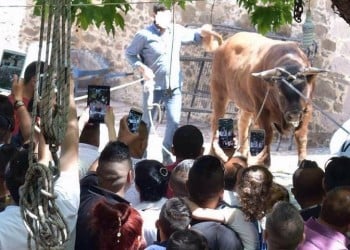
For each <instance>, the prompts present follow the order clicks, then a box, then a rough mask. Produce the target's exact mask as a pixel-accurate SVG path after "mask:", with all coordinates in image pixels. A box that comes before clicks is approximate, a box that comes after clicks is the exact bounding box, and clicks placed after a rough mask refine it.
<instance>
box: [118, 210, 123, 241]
mask: <svg viewBox="0 0 350 250" xmlns="http://www.w3.org/2000/svg"><path fill="white" fill-rule="evenodd" d="M121 228H122V219H121V218H120V216H118V233H117V243H119V242H120V237H121V236H122V233H121Z"/></svg>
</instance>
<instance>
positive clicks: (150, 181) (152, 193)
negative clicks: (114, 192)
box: [135, 160, 170, 201]
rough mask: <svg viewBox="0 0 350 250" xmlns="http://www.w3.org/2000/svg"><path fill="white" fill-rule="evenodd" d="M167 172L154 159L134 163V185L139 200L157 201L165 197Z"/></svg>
mask: <svg viewBox="0 0 350 250" xmlns="http://www.w3.org/2000/svg"><path fill="white" fill-rule="evenodd" d="M169 175H170V174H169V172H168V170H167V169H166V168H165V167H164V165H163V164H162V163H160V162H159V161H156V160H142V161H139V162H138V163H136V165H135V185H136V188H137V190H138V191H139V193H140V199H141V201H159V200H160V199H161V198H162V197H165V194H166V190H167V185H168V180H169Z"/></svg>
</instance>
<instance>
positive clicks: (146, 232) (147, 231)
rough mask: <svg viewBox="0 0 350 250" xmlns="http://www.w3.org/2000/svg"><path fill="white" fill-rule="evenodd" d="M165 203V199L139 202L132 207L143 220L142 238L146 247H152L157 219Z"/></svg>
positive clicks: (155, 237) (155, 234)
mask: <svg viewBox="0 0 350 250" xmlns="http://www.w3.org/2000/svg"><path fill="white" fill-rule="evenodd" d="M166 201H167V199H166V198H161V199H160V200H159V201H156V202H144V201H143V202H141V203H139V204H138V205H136V206H134V208H135V209H137V210H138V211H139V213H140V215H141V217H142V219H143V225H142V230H143V236H144V237H145V240H146V242H147V246H149V245H152V244H153V242H154V241H156V240H157V228H156V221H157V220H158V218H159V213H160V210H161V208H162V206H163V204H164V203H165V202H166Z"/></svg>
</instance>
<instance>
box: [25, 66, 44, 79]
mask: <svg viewBox="0 0 350 250" xmlns="http://www.w3.org/2000/svg"><path fill="white" fill-rule="evenodd" d="M39 64H40V74H42V73H43V72H44V62H40V63H39ZM36 65H37V61H34V62H31V63H30V64H28V66H27V67H26V69H25V71H24V84H27V83H29V82H30V80H31V79H32V77H33V76H35V74H36Z"/></svg>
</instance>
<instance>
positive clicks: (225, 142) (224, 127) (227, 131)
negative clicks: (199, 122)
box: [219, 118, 234, 149]
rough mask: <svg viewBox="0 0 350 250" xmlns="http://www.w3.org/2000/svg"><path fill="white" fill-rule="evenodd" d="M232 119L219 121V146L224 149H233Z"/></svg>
mask: <svg viewBox="0 0 350 250" xmlns="http://www.w3.org/2000/svg"><path fill="white" fill-rule="evenodd" d="M233 136H234V134H233V119H231V118H220V119H219V146H220V147H221V148H224V149H229V148H233V146H234V142H233Z"/></svg>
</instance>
